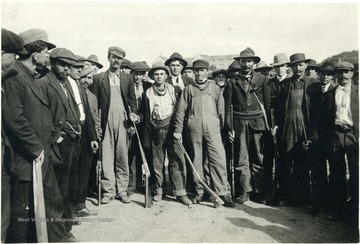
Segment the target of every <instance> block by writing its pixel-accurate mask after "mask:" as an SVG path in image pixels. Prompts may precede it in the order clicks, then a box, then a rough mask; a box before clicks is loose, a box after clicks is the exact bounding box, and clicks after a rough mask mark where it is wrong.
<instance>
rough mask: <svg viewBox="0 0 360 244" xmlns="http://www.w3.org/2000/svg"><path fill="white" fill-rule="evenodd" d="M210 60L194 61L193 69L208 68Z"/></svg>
mask: <svg viewBox="0 0 360 244" xmlns="http://www.w3.org/2000/svg"><path fill="white" fill-rule="evenodd" d="M208 68H209V62H208V61H206V60H205V59H197V60H195V61H193V69H208Z"/></svg>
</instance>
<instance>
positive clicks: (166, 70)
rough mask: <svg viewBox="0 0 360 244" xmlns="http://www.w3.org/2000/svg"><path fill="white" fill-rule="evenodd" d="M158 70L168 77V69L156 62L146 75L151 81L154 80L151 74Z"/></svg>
mask: <svg viewBox="0 0 360 244" xmlns="http://www.w3.org/2000/svg"><path fill="white" fill-rule="evenodd" d="M159 69H162V70H164V71H165V72H166V74H167V75H168V76H169V75H170V72H169V68H168V67H167V66H165V65H164V64H163V63H161V62H157V63H155V64H153V66H152V67H151V69H150V70H149V73H148V75H149V77H150V78H151V79H154V77H153V74H154V72H155V71H156V70H159Z"/></svg>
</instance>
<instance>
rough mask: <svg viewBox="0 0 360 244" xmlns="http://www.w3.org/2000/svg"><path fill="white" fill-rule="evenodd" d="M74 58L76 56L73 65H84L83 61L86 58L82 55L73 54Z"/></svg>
mask: <svg viewBox="0 0 360 244" xmlns="http://www.w3.org/2000/svg"><path fill="white" fill-rule="evenodd" d="M75 56H76V58H77V60H78V61H77V63H76V64H74V65H75V66H85V61H86V58H85V57H83V56H80V55H75Z"/></svg>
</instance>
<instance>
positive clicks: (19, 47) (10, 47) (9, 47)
mask: <svg viewBox="0 0 360 244" xmlns="http://www.w3.org/2000/svg"><path fill="white" fill-rule="evenodd" d="M1 50H3V51H5V52H7V53H19V54H27V53H28V52H27V51H26V49H25V48H24V41H23V40H22V38H21V37H20V36H19V35H17V34H15V33H14V32H12V31H9V30H7V29H3V28H2V29H1Z"/></svg>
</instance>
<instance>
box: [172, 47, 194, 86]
mask: <svg viewBox="0 0 360 244" xmlns="http://www.w3.org/2000/svg"><path fill="white" fill-rule="evenodd" d="M165 65H166V66H168V67H169V70H170V76H169V78H168V80H167V82H169V83H170V84H171V85H173V86H179V87H180V88H181V90H183V89H184V87H185V86H188V85H190V84H193V83H194V81H193V79H192V78H190V77H187V76H184V75H181V71H182V70H183V69H184V67H186V66H187V62H186V61H185V59H183V57H182V56H181V54H179V53H177V52H174V53H173V54H172V55H171V56H170V58H169V59H168V60H166V61H165Z"/></svg>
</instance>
